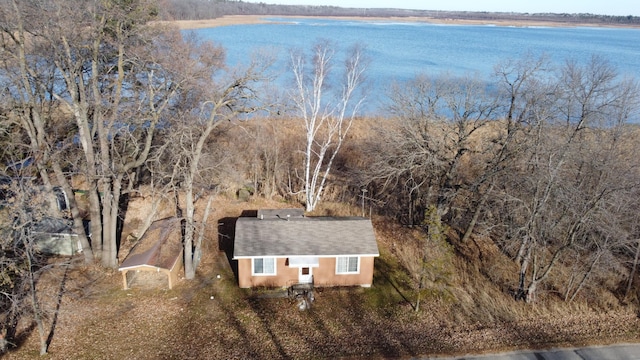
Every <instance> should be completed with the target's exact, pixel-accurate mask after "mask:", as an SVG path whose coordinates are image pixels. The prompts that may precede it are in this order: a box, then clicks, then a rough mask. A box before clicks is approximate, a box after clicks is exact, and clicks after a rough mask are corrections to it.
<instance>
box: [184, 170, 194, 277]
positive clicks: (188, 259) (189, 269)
mask: <svg viewBox="0 0 640 360" xmlns="http://www.w3.org/2000/svg"><path fill="white" fill-rule="evenodd" d="M186 183H187V184H186V189H185V190H186V194H185V203H186V205H185V206H186V210H187V211H186V214H185V215H186V216H185V221H186V224H185V229H184V277H185V278H186V279H187V280H191V279H193V278H195V276H196V269H195V267H194V264H193V235H194V226H195V224H194V221H193V217H194V214H195V204H194V199H193V181H192V180H191V179H188V180H187V181H186Z"/></svg>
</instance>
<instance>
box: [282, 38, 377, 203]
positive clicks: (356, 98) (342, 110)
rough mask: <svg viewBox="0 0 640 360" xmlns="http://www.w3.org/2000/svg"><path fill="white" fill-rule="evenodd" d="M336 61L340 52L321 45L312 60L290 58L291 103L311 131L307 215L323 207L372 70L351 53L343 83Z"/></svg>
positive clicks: (355, 50) (359, 51)
mask: <svg viewBox="0 0 640 360" xmlns="http://www.w3.org/2000/svg"><path fill="white" fill-rule="evenodd" d="M336 56H337V53H336V46H335V45H334V44H332V43H331V42H329V41H319V42H318V43H317V44H316V45H315V46H314V47H313V50H312V54H311V57H310V59H307V57H306V56H305V54H304V53H303V52H300V51H297V52H292V53H291V70H292V72H293V75H294V78H295V90H294V91H292V93H291V98H292V100H293V105H294V108H295V112H296V116H299V117H300V118H301V119H302V120H303V121H304V124H305V130H306V147H305V149H304V164H303V167H304V178H303V183H304V189H303V190H302V192H303V193H304V195H305V202H306V204H305V206H306V210H307V211H313V210H314V209H315V208H316V206H317V205H318V203H319V202H320V200H321V198H322V192H323V190H324V188H325V186H326V185H327V180H328V179H329V175H330V173H331V170H332V169H331V168H332V166H333V162H334V160H335V158H336V155H337V154H338V152H339V151H340V148H341V147H342V145H343V143H344V141H345V139H346V136H347V133H348V132H349V129H350V128H351V125H352V123H353V120H354V118H355V117H356V115H357V114H358V111H359V110H360V107H361V105H362V103H363V101H364V96H360V95H359V94H358V92H357V90H358V89H359V87H360V85H361V84H362V82H363V80H364V72H365V69H366V65H367V62H366V60H365V55H364V49H363V48H362V47H360V46H353V47H352V48H351V49H350V50H349V51H348V53H347V57H346V60H345V63H344V73H343V77H342V78H341V79H340V80H336V79H335V78H334V77H333V76H332V74H333V72H332V70H333V65H334V63H335V62H336V61H337V59H336ZM308 60H309V61H308Z"/></svg>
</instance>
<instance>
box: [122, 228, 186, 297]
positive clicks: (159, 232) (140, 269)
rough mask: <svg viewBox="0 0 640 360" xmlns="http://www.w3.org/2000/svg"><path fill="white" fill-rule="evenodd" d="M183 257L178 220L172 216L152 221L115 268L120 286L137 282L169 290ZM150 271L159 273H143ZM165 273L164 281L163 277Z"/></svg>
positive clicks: (180, 229)
mask: <svg viewBox="0 0 640 360" xmlns="http://www.w3.org/2000/svg"><path fill="white" fill-rule="evenodd" d="M183 260H184V259H183V247H182V222H181V220H180V219H179V218H175V217H172V218H167V219H163V220H158V221H155V222H153V223H152V224H151V226H149V229H147V231H145V233H144V235H142V237H141V238H140V240H138V242H137V243H136V245H135V246H134V247H133V248H132V249H131V251H130V252H129V254H128V255H127V257H126V258H125V259H124V261H123V262H122V264H121V265H120V267H119V268H118V270H119V271H120V272H122V284H123V287H124V289H125V290H127V289H129V287H130V286H131V284H132V283H133V282H136V281H139V282H140V283H144V282H147V283H150V282H153V283H155V284H158V283H159V284H162V285H164V284H166V285H168V287H169V289H171V288H172V287H173V285H175V284H176V282H177V281H178V273H179V272H180V270H181V269H182V265H183ZM153 273H156V274H157V275H159V276H145V275H153ZM165 276H166V279H167V282H165V281H164V280H163V279H164V278H165ZM137 278H138V279H137ZM159 280H160V282H158V281H159ZM152 285H153V284H152Z"/></svg>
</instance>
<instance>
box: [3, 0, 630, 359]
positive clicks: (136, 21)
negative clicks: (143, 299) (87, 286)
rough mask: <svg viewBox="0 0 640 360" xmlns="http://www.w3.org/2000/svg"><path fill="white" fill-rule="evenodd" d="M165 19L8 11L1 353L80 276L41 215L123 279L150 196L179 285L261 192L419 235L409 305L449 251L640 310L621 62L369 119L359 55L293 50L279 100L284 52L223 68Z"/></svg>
mask: <svg viewBox="0 0 640 360" xmlns="http://www.w3.org/2000/svg"><path fill="white" fill-rule="evenodd" d="M180 3H181V4H187V3H188V2H186V1H185V2H180ZM225 4H227V3H226V2H225ZM227 5H228V6H248V4H245V3H242V2H229V4H227ZM227 5H225V6H227ZM211 6H213V5H211ZM215 6H218V3H216V5H215ZM256 6H262V5H260V4H258V5H256ZM195 8H197V6H196V5H194V6H193V7H190V8H188V9H195ZM185 9H186V8H185ZM172 11H177V10H176V9H174V10H172ZM174 14H175V13H174ZM160 16H168V15H167V14H166V13H164V12H163V7H162V6H160V5H159V4H158V3H156V2H155V1H153V0H109V1H106V0H105V1H97V2H85V1H69V0H48V1H40V0H33V1H31V0H29V1H18V0H2V1H1V2H0V31H1V32H0V41H1V42H2V48H1V50H0V60H1V67H0V81H1V82H2V87H0V92H1V96H0V129H1V130H2V131H1V132H0V142H1V144H2V146H1V151H0V160H1V162H2V164H3V166H2V171H1V174H0V175H2V184H1V185H2V189H1V190H2V199H1V201H2V204H1V205H2V219H1V220H2V224H3V225H2V229H1V231H2V235H3V236H2V237H1V238H0V249H1V251H2V253H1V258H0V261H1V262H2V272H1V273H0V296H1V300H0V306H1V307H2V310H3V313H4V315H3V317H2V318H0V330H2V328H4V329H5V331H6V333H5V334H6V335H3V336H2V338H0V340H2V341H5V336H6V339H7V341H8V342H11V339H12V337H13V336H15V335H16V334H15V331H16V328H17V324H18V321H20V319H21V318H22V317H27V318H30V319H33V321H34V322H35V324H36V325H37V329H38V332H39V335H40V340H41V353H42V354H44V353H46V352H47V346H48V344H49V342H50V339H47V336H46V334H45V331H44V329H42V316H41V315H42V313H41V311H40V309H39V306H38V304H39V300H38V296H37V288H36V284H37V281H38V277H39V276H40V275H41V274H42V273H43V272H45V271H47V269H48V268H49V267H51V266H68V263H67V262H64V263H63V264H53V265H52V264H51V263H49V262H47V260H46V259H43V258H42V256H41V254H40V253H39V252H38V250H37V244H36V242H35V239H34V235H33V231H32V228H33V226H34V224H36V223H38V222H39V221H41V220H42V219H43V218H45V217H48V216H55V215H56V214H58V215H60V213H59V212H60V211H62V215H63V216H64V217H65V218H67V219H69V220H70V221H71V223H72V226H73V229H74V232H75V233H76V234H77V235H78V238H79V242H80V243H81V245H82V246H81V248H82V249H83V251H82V253H83V256H84V261H85V263H86V264H91V263H94V262H98V263H100V264H101V266H103V267H104V268H105V269H113V268H116V267H117V266H118V262H119V261H121V260H122V258H121V257H120V255H119V254H120V252H121V251H122V250H123V249H121V246H122V244H123V238H122V236H123V232H122V230H123V227H124V226H125V224H124V221H125V219H126V216H127V208H128V204H129V201H130V200H131V199H132V198H136V197H138V196H140V194H141V193H142V191H143V190H142V189H145V190H144V191H145V192H147V193H148V192H151V193H153V194H154V195H153V197H152V200H151V201H150V204H149V212H148V214H147V216H148V221H147V224H148V223H150V222H151V220H153V219H154V216H155V214H156V210H157V206H158V204H159V202H160V201H170V202H171V203H172V204H173V205H174V207H175V215H176V216H178V217H180V218H183V219H184V220H185V222H186V228H185V234H184V241H183V243H184V249H185V252H184V254H185V269H184V271H185V278H186V279H193V278H194V276H195V272H196V269H197V267H198V263H199V261H200V259H201V258H202V242H203V239H204V237H205V227H206V225H207V220H208V213H209V209H210V204H211V201H212V199H213V198H215V197H217V196H230V197H235V196H239V197H241V198H242V197H244V196H250V197H254V198H267V199H278V200H281V201H284V202H287V203H291V204H296V205H303V206H306V209H307V211H313V210H315V209H316V208H317V206H318V204H320V203H322V202H327V201H330V202H337V203H345V204H352V205H356V206H357V205H358V204H361V203H362V207H363V210H364V209H365V208H367V209H370V210H369V212H371V213H373V214H375V215H376V216H382V217H384V218H385V219H388V221H392V222H397V223H398V224H400V225H402V226H404V227H405V228H408V229H411V231H414V230H415V231H418V233H419V234H420V235H419V236H417V237H414V238H411V241H409V240H406V239H405V238H403V237H399V238H398V239H397V241H396V243H397V244H396V245H397V247H396V248H394V249H395V250H393V251H395V252H393V253H392V254H391V256H393V257H394V258H395V259H397V261H399V262H400V264H401V266H402V267H403V268H404V269H405V271H406V272H407V274H408V275H409V278H410V280H409V281H410V282H411V284H412V285H411V286H412V288H413V289H414V293H413V295H412V296H413V297H412V301H413V308H414V309H415V310H416V311H418V310H419V309H420V301H421V299H424V298H425V296H426V295H427V294H431V296H434V295H433V294H436V295H435V296H436V297H437V296H440V295H442V294H446V293H448V291H449V290H448V289H447V283H448V276H450V274H451V267H450V266H449V265H448V264H449V263H450V262H451V261H452V260H451V258H452V256H453V255H454V251H456V250H455V249H454V248H455V246H453V245H452V244H453V243H454V240H453V239H458V240H459V243H462V244H466V246H468V247H472V245H471V244H474V243H475V242H476V241H479V240H480V239H483V240H487V239H488V240H489V241H490V242H492V243H494V244H495V246H497V248H499V250H500V251H501V252H502V253H503V254H504V255H506V256H508V257H509V258H510V259H512V261H513V263H514V264H515V266H514V267H513V269H517V270H514V271H513V273H511V274H510V276H509V277H508V278H504V279H492V280H493V281H495V283H496V284H497V285H498V286H500V287H501V288H502V289H503V291H504V292H507V293H509V295H510V296H513V298H514V299H515V300H523V301H526V302H534V301H536V297H537V296H538V295H539V294H540V293H544V294H546V296H553V297H557V298H558V299H559V300H560V301H565V302H574V301H584V302H587V301H588V302H590V303H595V304H597V303H598V302H599V300H600V297H601V296H605V295H603V294H606V296H610V295H611V294H613V296H615V297H616V298H617V299H618V301H620V302H621V303H624V304H637V302H638V291H640V287H639V284H638V277H637V267H638V262H639V261H640V227H639V226H638V224H639V218H638V213H639V210H640V157H638V154H640V148H639V143H638V138H639V136H640V127H639V125H638V121H640V116H639V115H640V112H639V110H640V93H639V88H638V83H637V80H636V79H629V78H622V77H620V76H619V75H618V74H617V72H616V69H615V68H614V67H612V66H611V65H610V64H609V62H608V61H607V59H604V58H601V57H596V56H594V57H592V58H591V59H589V60H588V61H585V62H584V63H577V62H567V63H564V64H554V63H551V62H549V61H548V60H547V59H545V58H532V57H530V56H525V57H523V58H521V59H505V61H504V62H503V63H500V64H496V66H495V74H494V75H495V76H494V77H493V78H492V79H491V81H490V83H489V84H487V83H486V82H485V81H484V80H482V81H481V80H480V79H475V78H472V77H465V78H454V77H450V76H446V75H431V74H429V75H427V74H424V75H419V76H416V77H415V78H414V79H412V80H410V81H407V82H405V83H397V84H394V85H392V86H390V87H389V88H388V89H376V91H380V92H385V93H386V94H388V98H389V104H390V105H389V107H388V108H381V109H379V111H378V113H379V115H378V116H376V117H362V116H360V114H359V109H360V106H361V105H362V104H363V102H364V101H366V97H365V96H364V94H363V93H362V92H361V90H362V89H363V88H364V84H363V82H364V81H365V80H366V71H367V64H368V61H371V60H372V59H368V58H367V57H366V49H362V48H360V47H358V46H355V45H354V47H353V49H352V51H350V52H349V56H348V58H347V61H346V63H345V64H342V63H340V62H339V61H338V59H337V58H335V57H334V55H335V52H336V48H337V45H336V44H334V43H331V42H329V41H319V42H318V43H317V44H316V45H315V46H314V47H312V48H310V49H299V51H298V52H292V53H291V54H290V55H291V56H290V59H291V64H290V69H289V70H290V72H291V75H292V78H293V79H295V81H294V82H292V84H291V87H290V88H288V89H277V88H275V86H273V84H272V83H271V80H272V79H271V76H270V73H269V67H270V65H271V63H272V61H273V60H272V59H271V58H270V57H269V56H267V55H264V54H263V55H262V56H256V57H255V58H253V59H252V61H251V62H249V65H247V66H245V67H238V66H237V65H236V64H227V63H226V62H225V50H224V49H223V48H221V47H219V46H216V45H215V44H211V43H207V42H203V41H201V40H199V39H196V38H191V37H184V36H183V35H182V34H181V33H180V32H179V31H177V30H176V29H174V28H171V27H169V26H158V25H152V24H150V23H149V21H151V20H154V19H157V18H158V17H160ZM184 16H185V17H189V16H192V15H188V14H185V15H184ZM176 17H177V16H176ZM54 187H60V188H61V189H63V190H64V192H65V193H66V194H68V195H69V196H68V209H60V208H59V206H58V207H57V206H56V204H55V199H54V198H52V197H51V196H50V194H53V193H54ZM246 194H248V195H246ZM198 204H199V205H201V208H205V210H204V211H203V212H200V213H198V212H197V211H196V208H197V206H196V205H198ZM203 204H207V205H206V206H204V205H203ZM87 221H90V229H88V230H90V231H89V232H87V231H85V230H86V225H87V223H88V222H87ZM147 226H148V225H147ZM140 230H141V232H140V233H142V232H143V230H144V229H140ZM87 234H90V236H87ZM405 240H406V241H405ZM456 241H457V240H456ZM396 245H394V246H396ZM480 266H485V267H487V268H486V269H485V270H486V272H487V273H491V264H485V263H480ZM105 271H106V270H105ZM542 290H544V291H542ZM595 306H597V305H595ZM0 344H2V342H0ZM4 345H5V346H6V345H7V344H6V343H5V344H4ZM0 350H2V349H0Z"/></svg>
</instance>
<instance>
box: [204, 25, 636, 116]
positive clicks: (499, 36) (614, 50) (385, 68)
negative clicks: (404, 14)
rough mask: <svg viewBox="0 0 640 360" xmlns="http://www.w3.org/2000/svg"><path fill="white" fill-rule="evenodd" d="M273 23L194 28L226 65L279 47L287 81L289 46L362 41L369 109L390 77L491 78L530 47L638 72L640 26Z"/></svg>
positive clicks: (558, 60) (278, 67) (558, 58)
mask: <svg viewBox="0 0 640 360" xmlns="http://www.w3.org/2000/svg"><path fill="white" fill-rule="evenodd" d="M268 20H270V21H272V23H266V24H255V25H235V26H224V27H216V28H209V29H198V30H193V31H195V32H196V33H197V34H198V35H200V36H201V37H202V38H204V39H208V40H212V41H214V42H216V43H218V44H221V45H222V46H223V47H224V48H225V49H226V51H227V60H228V63H229V65H231V66H233V65H234V64H238V63H246V62H247V59H248V56H247V54H250V53H252V52H255V51H258V50H268V51H270V52H272V53H275V54H277V56H278V59H279V60H278V61H277V62H276V64H275V66H274V71H275V72H277V73H280V74H282V75H281V76H280V78H279V80H278V81H280V82H282V83H283V84H284V83H285V82H287V81H289V80H290V79H291V75H290V74H289V73H288V72H287V71H288V67H287V61H288V55H289V51H290V50H291V49H303V50H309V49H311V46H313V44H314V43H315V42H316V41H317V40H318V39H331V40H332V41H334V42H336V43H337V45H338V46H339V48H340V49H346V48H347V47H349V46H351V45H353V44H356V43H359V44H363V45H365V46H366V48H367V54H368V55H369V57H370V58H371V64H370V65H369V67H368V71H367V77H368V79H369V80H370V82H371V83H370V85H371V89H373V92H372V94H371V95H372V96H370V97H369V108H370V109H372V108H374V107H375V106H376V105H374V104H375V103H378V104H379V103H380V101H381V99H382V98H383V97H384V96H383V94H384V91H385V90H384V89H386V87H387V85H388V84H390V83H391V82H393V81H403V80H407V79H409V78H412V77H414V76H415V75H416V74H419V73H425V74H440V73H444V72H448V73H451V74H453V75H459V76H465V75H469V74H471V75H477V76H479V77H481V78H484V79H486V80H487V81H490V77H491V75H492V73H493V68H494V66H495V65H496V64H498V63H500V62H503V61H505V60H508V59H518V58H520V57H522V56H524V55H525V54H532V55H533V56H536V57H537V56H540V55H542V54H546V55H548V56H549V57H550V58H551V59H552V61H553V62H554V63H555V64H557V65H562V64H563V63H564V62H565V61H566V60H569V59H571V60H576V61H578V62H581V61H586V60H588V59H589V58H590V57H591V56H592V55H600V56H603V57H605V58H606V59H607V60H609V61H610V62H611V64H612V65H614V66H615V67H616V68H617V69H618V71H619V73H620V74H621V75H623V76H632V77H635V78H636V79H640V29H634V28H599V27H597V28H596V27H506V26H492V25H439V24H427V23H412V22H379V21H347V20H328V19H291V18H269V19H268Z"/></svg>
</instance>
